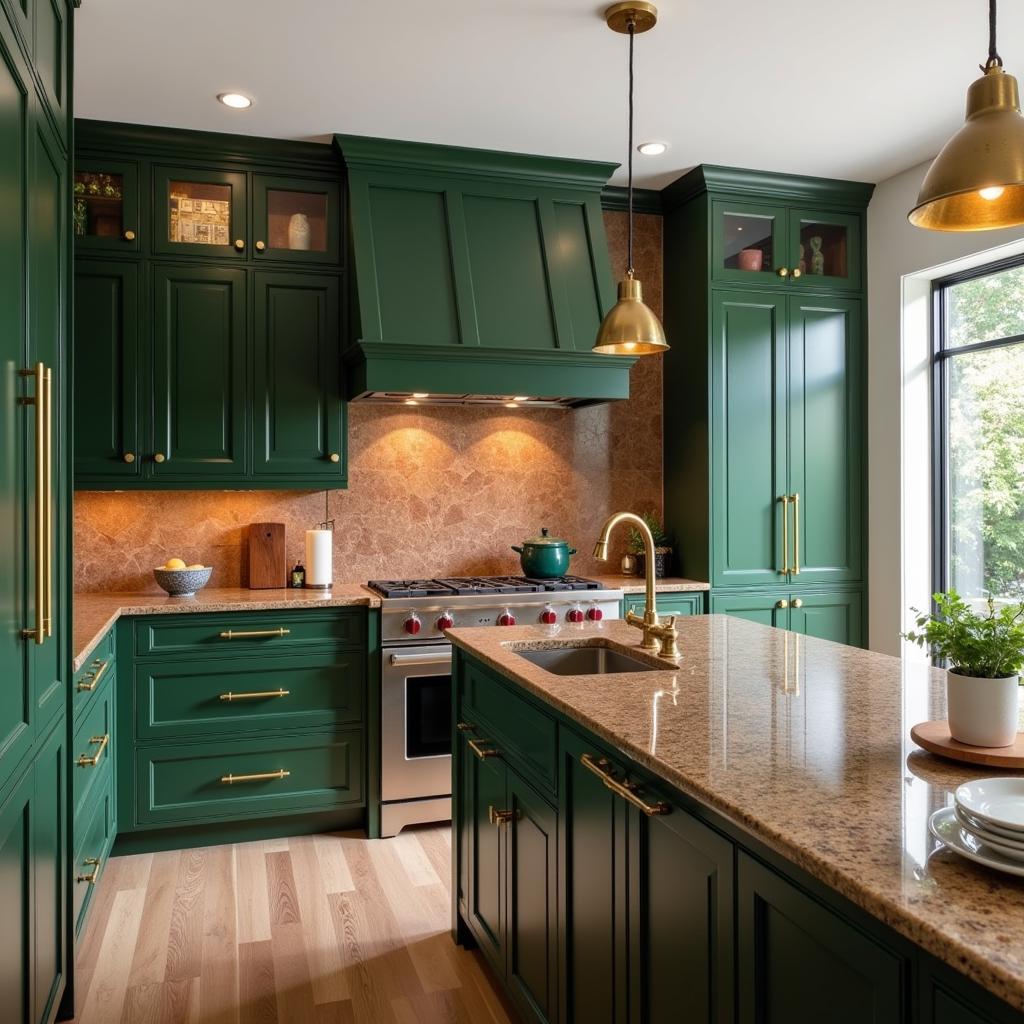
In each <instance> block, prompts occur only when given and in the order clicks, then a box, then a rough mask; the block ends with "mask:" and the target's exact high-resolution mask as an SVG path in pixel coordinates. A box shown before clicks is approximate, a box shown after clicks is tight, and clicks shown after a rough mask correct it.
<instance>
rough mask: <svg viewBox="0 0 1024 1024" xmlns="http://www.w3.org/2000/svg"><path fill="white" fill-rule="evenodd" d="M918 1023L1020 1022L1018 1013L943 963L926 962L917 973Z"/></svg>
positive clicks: (998, 1023)
mask: <svg viewBox="0 0 1024 1024" xmlns="http://www.w3.org/2000/svg"><path fill="white" fill-rule="evenodd" d="M918 996H919V1007H920V1008H919V1011H918V1021H919V1024H1020V1020H1021V1014H1020V1013H1017V1012H1016V1011H1014V1010H1011V1009H1010V1008H1009V1007H1008V1006H1007V1005H1006V1004H1005V1003H1003V1002H1001V1001H1000V1000H998V999H996V998H995V997H994V996H992V995H990V994H989V993H987V992H982V991H981V990H979V989H978V987H977V986H976V985H971V984H969V983H967V982H965V981H964V979H963V978H962V977H961V976H959V975H958V974H957V973H956V972H955V971H953V970H951V969H950V968H948V967H946V966H945V964H940V963H928V964H924V965H922V966H921V969H920V971H919V972H918Z"/></svg>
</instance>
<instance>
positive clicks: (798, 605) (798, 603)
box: [793, 597, 804, 608]
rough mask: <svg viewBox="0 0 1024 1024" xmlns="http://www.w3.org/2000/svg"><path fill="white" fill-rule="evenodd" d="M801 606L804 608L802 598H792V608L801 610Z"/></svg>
mask: <svg viewBox="0 0 1024 1024" xmlns="http://www.w3.org/2000/svg"><path fill="white" fill-rule="evenodd" d="M803 606H804V602H803V599H802V598H799V597H794V598H793V607H794V608H803Z"/></svg>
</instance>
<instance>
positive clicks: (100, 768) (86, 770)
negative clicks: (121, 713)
mask: <svg viewBox="0 0 1024 1024" xmlns="http://www.w3.org/2000/svg"><path fill="white" fill-rule="evenodd" d="M104 737H106V743H104V742H103V740H104ZM114 748H115V743H114V689H113V687H112V686H104V688H103V692H102V693H101V694H100V695H99V696H98V697H97V698H96V700H94V701H93V702H92V703H91V704H90V705H89V710H88V711H87V712H86V714H85V715H84V716H83V718H82V720H81V722H79V723H77V724H76V726H75V730H74V738H73V740H72V744H71V780H72V781H71V789H72V805H71V806H72V811H73V813H74V814H75V815H80V814H82V813H83V810H84V808H85V805H86V803H88V801H89V800H90V799H91V798H92V794H93V793H94V792H96V791H98V790H100V789H102V788H103V786H104V785H105V784H106V782H107V779H108V778H109V777H110V775H111V770H110V768H111V764H112V762H113V757H114ZM94 758H95V759H96V763H95V764H93V763H92V761H93V759H94Z"/></svg>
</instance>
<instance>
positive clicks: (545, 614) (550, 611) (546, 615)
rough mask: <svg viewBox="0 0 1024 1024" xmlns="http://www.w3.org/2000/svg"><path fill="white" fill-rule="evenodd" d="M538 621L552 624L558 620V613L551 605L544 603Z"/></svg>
mask: <svg viewBox="0 0 1024 1024" xmlns="http://www.w3.org/2000/svg"><path fill="white" fill-rule="evenodd" d="M540 621H541V622H543V623H544V625H545V626H553V625H554V624H555V623H556V622H557V621H558V613H557V612H556V611H555V609H554V608H552V607H551V605H549V604H546V605H544V610H543V611H542V612H541V613H540Z"/></svg>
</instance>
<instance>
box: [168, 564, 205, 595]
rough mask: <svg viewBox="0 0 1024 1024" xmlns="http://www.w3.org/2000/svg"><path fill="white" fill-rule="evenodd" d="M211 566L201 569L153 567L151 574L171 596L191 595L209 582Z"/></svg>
mask: <svg viewBox="0 0 1024 1024" xmlns="http://www.w3.org/2000/svg"><path fill="white" fill-rule="evenodd" d="M212 573H213V566H212V565H207V566H204V567H203V568H202V569H154V570H153V575H154V576H155V577H156V581H157V583H159V584H160V586H161V587H163V588H164V590H166V591H167V593H168V594H170V595H171V597H191V596H192V595H193V594H194V593H195V592H196V591H197V590H202V589H203V587H205V586H206V584H207V583H209V582H210V575H211V574H212Z"/></svg>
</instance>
